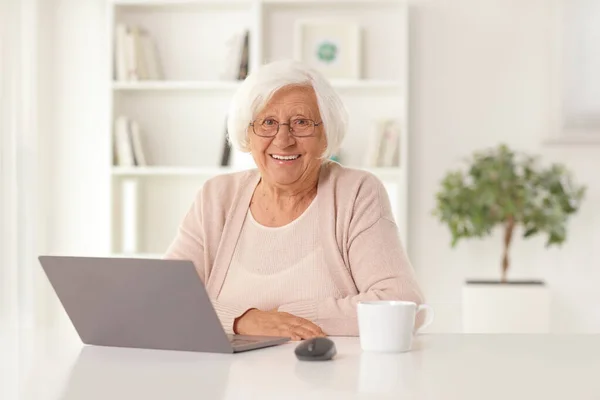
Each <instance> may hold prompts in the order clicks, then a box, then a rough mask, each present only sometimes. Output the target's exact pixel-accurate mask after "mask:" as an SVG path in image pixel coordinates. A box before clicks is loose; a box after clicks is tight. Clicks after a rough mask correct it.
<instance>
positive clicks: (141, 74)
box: [131, 26, 149, 80]
mask: <svg viewBox="0 0 600 400" xmlns="http://www.w3.org/2000/svg"><path fill="white" fill-rule="evenodd" d="M131 36H132V41H133V48H134V55H135V56H134V57H135V75H136V77H137V79H139V80H143V79H148V75H149V74H148V68H147V62H146V59H145V56H144V50H143V48H142V37H143V36H144V32H143V31H142V30H141V29H140V27H139V26H133V27H131Z"/></svg>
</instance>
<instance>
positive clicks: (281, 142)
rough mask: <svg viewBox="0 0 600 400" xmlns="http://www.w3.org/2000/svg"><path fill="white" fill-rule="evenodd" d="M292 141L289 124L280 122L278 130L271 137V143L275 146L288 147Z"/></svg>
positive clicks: (293, 139) (293, 140) (293, 141)
mask: <svg viewBox="0 0 600 400" xmlns="http://www.w3.org/2000/svg"><path fill="white" fill-rule="evenodd" d="M294 143H295V138H294V136H292V133H291V132H290V125H289V124H280V125H279V132H277V135H275V138H273V144H275V145H276V146H277V147H288V146H291V145H292V144H294Z"/></svg>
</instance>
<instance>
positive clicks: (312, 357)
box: [295, 337, 337, 361]
mask: <svg viewBox="0 0 600 400" xmlns="http://www.w3.org/2000/svg"><path fill="white" fill-rule="evenodd" d="M295 353H296V357H298V360H302V361H327V360H331V359H332V358H333V356H335V355H336V354H337V350H336V349H335V343H333V340H331V339H327V338H325V337H316V338H312V339H308V340H304V341H303V342H302V343H300V344H299V345H298V346H296V350H295Z"/></svg>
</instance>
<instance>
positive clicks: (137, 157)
mask: <svg viewBox="0 0 600 400" xmlns="http://www.w3.org/2000/svg"><path fill="white" fill-rule="evenodd" d="M129 134H130V135H131V144H132V150H133V158H134V162H135V165H136V166H138V167H143V166H146V165H148V164H147V163H146V156H145V155H144V149H143V148H142V137H141V136H142V133H141V131H140V124H138V123H137V121H131V120H130V121H129Z"/></svg>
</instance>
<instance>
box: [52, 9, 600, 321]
mask: <svg viewBox="0 0 600 400" xmlns="http://www.w3.org/2000/svg"><path fill="white" fill-rule="evenodd" d="M54 1H55V2H56V4H57V6H56V7H54V9H53V14H52V15H49V16H48V18H52V20H53V22H54V34H53V38H52V44H53V47H54V49H53V52H54V54H55V55H54V57H53V60H52V63H51V64H50V65H49V71H50V72H49V74H50V75H51V79H52V81H53V86H52V90H51V92H52V96H50V97H51V104H49V105H48V107H51V108H50V109H49V110H51V113H50V114H51V115H52V116H53V117H52V118H49V120H50V121H49V129H48V130H47V131H46V134H47V135H49V138H51V140H50V145H49V147H48V151H49V156H48V157H49V161H50V166H51V168H50V169H49V170H48V182H49V183H48V187H49V189H48V192H49V195H48V210H49V211H50V218H49V220H48V226H47V232H48V248H49V249H50V252H52V253H60V254H83V253H87V254H90V253H102V252H104V251H106V249H107V247H108V243H105V240H106V238H107V237H108V234H107V232H108V207H107V203H106V202H107V201H108V198H107V197H106V195H105V193H106V192H107V190H108V184H109V182H108V173H107V171H105V170H103V169H104V168H107V167H108V165H109V163H108V162H106V160H105V157H106V154H108V153H107V151H106V148H105V147H104V146H107V144H108V141H107V136H106V132H107V125H106V124H107V122H106V121H105V120H104V116H105V115H107V114H106V107H107V104H108V98H107V96H108V91H107V89H106V86H105V80H106V79H107V76H108V71H107V69H106V68H107V66H106V59H105V57H106V50H105V47H104V46H105V45H106V44H105V42H104V40H105V37H104V36H103V35H104V33H105V32H104V29H105V2H104V0H87V1H75V0H72V1H69V0H54ZM549 4H550V2H548V1H546V0H527V1H523V0H452V1H447V0H427V1H423V2H416V3H414V10H413V13H412V21H411V22H412V28H411V35H412V37H411V52H412V54H411V62H410V68H411V85H412V86H411V135H412V136H411V148H410V154H411V163H412V165H411V168H412V170H411V176H410V178H411V193H410V200H411V208H410V211H409V215H410V216H411V220H410V224H411V229H410V238H409V241H410V243H411V247H410V249H409V251H410V254H411V257H412V261H413V264H414V265H415V267H416V268H417V270H418V274H419V276H420V278H421V281H422V284H423V287H424V289H425V292H426V294H427V296H428V299H429V301H430V302H431V303H432V304H433V305H434V306H435V307H436V310H437V319H436V322H435V324H434V326H433V327H432V330H434V331H458V330H460V289H461V284H462V282H463V280H464V278H465V277H467V276H468V277H474V276H481V277H485V276H497V275H498V274H499V262H500V249H501V248H500V237H499V236H498V235H497V236H496V237H494V238H492V239H489V240H485V241H481V242H477V241H471V242H463V243H461V244H459V246H458V248H457V249H455V250H451V249H450V248H449V243H450V236H449V234H448V232H447V230H446V229H445V228H444V227H443V226H441V225H439V224H438V223H437V222H436V220H435V219H434V218H433V217H432V216H431V210H432V209H433V207H434V193H435V191H436V190H437V188H438V182H439V181H440V179H441V178H442V176H443V175H444V173H445V172H446V171H447V170H448V169H449V168H452V167H455V166H457V163H458V162H459V161H460V159H461V157H463V156H465V155H467V154H469V153H471V152H472V151H473V150H475V149H478V148H481V147H486V146H493V145H496V144H497V143H498V142H500V141H503V142H506V143H508V144H509V145H511V146H514V147H515V148H517V149H520V150H530V151H534V152H539V153H541V154H544V155H546V156H547V160H552V161H564V162H566V163H568V165H569V167H570V168H571V169H572V170H573V171H574V172H575V174H576V176H577V178H578V179H579V180H580V181H581V182H582V183H585V184H587V185H588V186H589V190H588V196H587V199H586V202H585V204H584V207H583V209H582V210H581V212H580V213H579V215H577V216H576V217H575V218H574V219H573V220H572V223H571V229H570V231H569V239H568V243H567V244H566V245H565V246H564V247H563V249H562V250H560V251H559V250H555V249H553V250H550V251H545V250H544V247H543V241H542V240H541V239H537V240H529V241H527V242H523V241H517V242H516V243H515V246H514V249H513V252H512V258H513V268H512V271H511V275H510V276H512V277H517V276H529V275H530V274H531V275H535V276H537V277H542V278H544V279H547V281H548V283H549V285H550V287H551V289H552V292H553V300H554V308H553V314H552V315H553V320H552V327H553V330H554V331H557V332H600V307H598V305H599V304H600V290H598V285H599V284H600V261H598V260H599V259H600V250H599V247H600V216H598V215H600V214H598V213H594V209H593V205H594V204H600V203H599V200H600V180H599V179H597V178H596V177H595V175H596V172H595V171H600V158H599V157H598V155H599V154H600V147H599V146H596V147H558V146H555V147H545V146H543V145H542V142H543V140H544V137H545V135H546V134H548V133H549V132H550V131H551V128H552V127H551V126H550V121H552V120H553V119H552V118H551V114H550V107H551V105H550V93H551V84H552V79H551V76H550V60H551V57H550V47H551V42H550V40H551V37H552V35H551V34H550V33H551V32H550V29H551V26H550V15H551V13H550V11H551V10H550V9H549V7H550V5H549ZM49 103H50V102H49Z"/></svg>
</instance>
